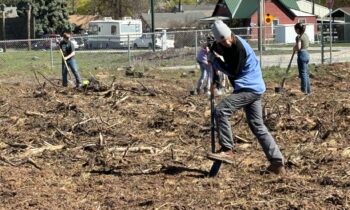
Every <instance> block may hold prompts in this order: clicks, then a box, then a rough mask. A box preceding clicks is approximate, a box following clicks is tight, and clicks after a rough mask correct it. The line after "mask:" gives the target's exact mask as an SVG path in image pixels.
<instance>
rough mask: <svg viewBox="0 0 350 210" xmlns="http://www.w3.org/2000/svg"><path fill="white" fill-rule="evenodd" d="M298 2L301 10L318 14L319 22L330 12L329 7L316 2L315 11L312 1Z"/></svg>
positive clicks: (303, 0) (301, 0)
mask: <svg viewBox="0 0 350 210" xmlns="http://www.w3.org/2000/svg"><path fill="white" fill-rule="evenodd" d="M297 4H298V7H299V9H300V11H302V12H306V13H309V14H314V15H316V17H317V21H318V22H320V21H321V19H322V18H324V17H326V16H327V15H328V14H329V9H328V8H327V7H325V6H322V5H319V4H316V3H315V7H314V11H312V7H313V4H312V2H311V1H307V0H297ZM313 12H314V13H313Z"/></svg>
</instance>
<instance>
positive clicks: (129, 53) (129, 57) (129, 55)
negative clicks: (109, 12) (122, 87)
mask: <svg viewBox="0 0 350 210" xmlns="http://www.w3.org/2000/svg"><path fill="white" fill-rule="evenodd" d="M128 59H129V66H131V52H130V34H128Z"/></svg>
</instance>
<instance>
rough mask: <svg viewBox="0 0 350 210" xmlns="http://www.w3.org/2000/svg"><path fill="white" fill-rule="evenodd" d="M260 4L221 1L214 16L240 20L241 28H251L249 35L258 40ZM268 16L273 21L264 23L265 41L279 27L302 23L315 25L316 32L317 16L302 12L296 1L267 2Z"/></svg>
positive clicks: (247, 0) (255, 0)
mask: <svg viewBox="0 0 350 210" xmlns="http://www.w3.org/2000/svg"><path fill="white" fill-rule="evenodd" d="M259 2H260V0H219V1H218V3H217V5H216V8H215V10H214V12H213V15H212V16H221V17H228V18H230V19H238V20H240V21H239V23H240V26H241V27H250V28H251V30H248V32H247V33H249V35H250V36H251V38H252V39H256V38H257V32H258V28H257V26H258V8H259ZM267 14H269V15H270V16H272V17H273V20H272V22H271V23H266V22H265V21H263V22H264V23H263V26H264V29H265V30H264V31H265V33H264V34H265V36H264V37H265V39H272V38H273V37H274V28H275V27H276V26H278V25H294V24H296V23H298V22H302V23H305V24H312V25H314V29H315V31H316V23H317V20H316V16H315V15H312V14H309V13H305V12H301V11H300V10H299V7H298V4H297V3H296V1H295V0H265V2H264V17H265V16H266V15H267ZM246 31H247V30H246Z"/></svg>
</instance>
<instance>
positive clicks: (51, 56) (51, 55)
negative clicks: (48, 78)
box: [50, 39, 53, 71]
mask: <svg viewBox="0 0 350 210" xmlns="http://www.w3.org/2000/svg"><path fill="white" fill-rule="evenodd" d="M50 58H51V71H52V70H53V50H52V39H50Z"/></svg>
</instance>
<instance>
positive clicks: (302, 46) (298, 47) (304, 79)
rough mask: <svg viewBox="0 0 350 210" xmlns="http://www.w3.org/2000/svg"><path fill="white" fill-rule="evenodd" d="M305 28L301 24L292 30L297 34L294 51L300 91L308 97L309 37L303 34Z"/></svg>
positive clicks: (309, 88)
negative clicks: (296, 55)
mask: <svg viewBox="0 0 350 210" xmlns="http://www.w3.org/2000/svg"><path fill="white" fill-rule="evenodd" d="M305 29H306V26H305V25H304V24H302V23H297V24H295V25H294V30H295V32H296V33H297V34H298V35H297V37H296V38H295V45H294V51H296V52H298V70H299V78H300V90H301V91H302V92H303V93H304V94H306V95H308V94H310V93H311V87H310V78H309V69H308V64H309V60H310V55H309V53H308V51H307V50H308V47H309V43H310V41H309V37H308V36H307V34H306V33H304V32H305Z"/></svg>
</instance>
